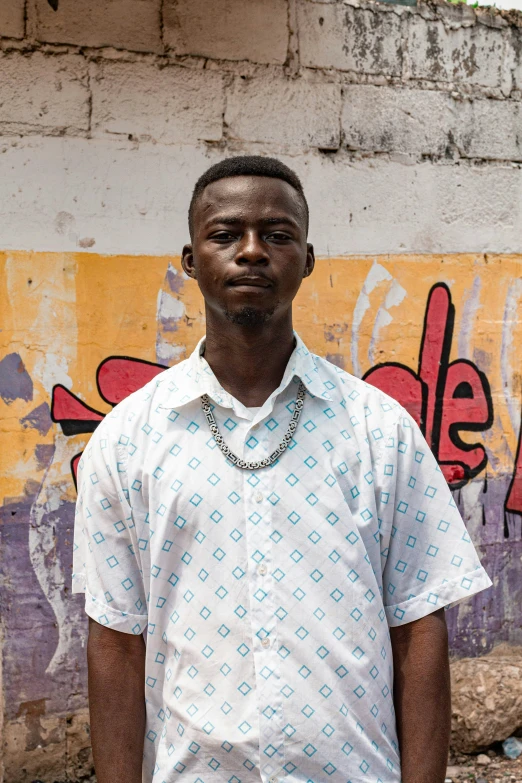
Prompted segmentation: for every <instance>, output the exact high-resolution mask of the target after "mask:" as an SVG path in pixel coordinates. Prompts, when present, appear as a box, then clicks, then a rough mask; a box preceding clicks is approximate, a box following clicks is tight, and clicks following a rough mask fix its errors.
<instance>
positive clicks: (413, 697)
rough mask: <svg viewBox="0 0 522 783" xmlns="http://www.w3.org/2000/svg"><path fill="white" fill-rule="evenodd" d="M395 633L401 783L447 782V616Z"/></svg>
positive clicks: (431, 617)
mask: <svg viewBox="0 0 522 783" xmlns="http://www.w3.org/2000/svg"><path fill="white" fill-rule="evenodd" d="M390 630H391V639H392V648H393V663H394V671H395V676H394V703H395V711H396V717H397V732H398V736H399V745H400V751H401V767H402V783H443V781H444V779H445V777H446V765H447V760H448V746H449V736H450V727H451V695H450V678H449V661H448V635H447V629H446V621H445V618H444V612H443V610H441V611H439V612H434V613H433V614H431V615H428V616H427V617H424V618H422V619H421V620H417V621H416V622H413V623H410V624H409V625H406V626H401V627H399V628H392V629H390Z"/></svg>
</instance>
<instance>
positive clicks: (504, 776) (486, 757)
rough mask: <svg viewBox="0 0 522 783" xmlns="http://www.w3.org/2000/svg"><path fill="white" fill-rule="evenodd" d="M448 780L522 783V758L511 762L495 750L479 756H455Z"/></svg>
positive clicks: (455, 782) (473, 782) (453, 781)
mask: <svg viewBox="0 0 522 783" xmlns="http://www.w3.org/2000/svg"><path fill="white" fill-rule="evenodd" d="M446 780H447V781H451V783H457V781H459V783H460V781H469V783H522V756H520V758H518V759H517V760H516V761H511V759H508V758H506V757H505V756H504V755H502V754H499V755H497V753H495V751H493V750H488V752H487V753H481V754H479V755H478V756H455V757H453V758H451V759H450V763H449V766H448V771H447V773H446Z"/></svg>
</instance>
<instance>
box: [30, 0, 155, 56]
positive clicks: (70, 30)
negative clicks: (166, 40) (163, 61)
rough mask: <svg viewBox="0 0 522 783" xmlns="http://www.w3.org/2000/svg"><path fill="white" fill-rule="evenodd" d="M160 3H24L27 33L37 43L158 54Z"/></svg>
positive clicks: (124, 0) (133, 0) (105, 0)
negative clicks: (103, 47) (108, 47)
mask: <svg viewBox="0 0 522 783" xmlns="http://www.w3.org/2000/svg"><path fill="white" fill-rule="evenodd" d="M160 9H161V2H160V0H90V2H89V3H87V4H85V3H78V2H76V0H59V4H58V10H57V11H54V10H53V9H52V7H51V3H49V2H47V0H28V11H29V14H28V20H29V25H30V27H29V30H30V33H31V34H32V35H33V36H34V37H35V38H36V40H37V41H43V42H46V43H64V44H76V45H77V46H93V47H101V46H114V47H116V48H117V49H130V50H131V51H137V52H161V51H162V50H163V44H162V41H161V14H160Z"/></svg>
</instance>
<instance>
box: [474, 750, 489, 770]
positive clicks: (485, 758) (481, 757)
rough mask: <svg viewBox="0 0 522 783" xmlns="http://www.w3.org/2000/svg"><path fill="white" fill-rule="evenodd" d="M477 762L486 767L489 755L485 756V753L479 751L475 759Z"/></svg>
mask: <svg viewBox="0 0 522 783" xmlns="http://www.w3.org/2000/svg"><path fill="white" fill-rule="evenodd" d="M476 762H477V764H479V765H480V766H481V767H486V766H487V765H488V764H489V763H490V760H489V756H486V754H485V753H479V755H478V756H477V759H476Z"/></svg>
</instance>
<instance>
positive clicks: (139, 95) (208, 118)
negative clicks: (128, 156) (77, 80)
mask: <svg viewBox="0 0 522 783" xmlns="http://www.w3.org/2000/svg"><path fill="white" fill-rule="evenodd" d="M91 75H92V79H91V84H92V123H93V131H94V133H95V134H96V135H98V134H107V133H113V134H122V135H123V136H124V137H125V139H126V138H127V137H128V136H132V137H133V138H136V139H138V140H144V141H147V140H154V141H156V142H161V143H163V144H176V143H178V144H179V143H187V141H189V142H190V143H191V144H192V145H193V144H194V143H197V142H198V141H200V140H205V141H219V140H220V139H221V134H222V125H223V111H224V105H225V104H224V90H223V77H222V75H221V74H219V73H216V72H212V73H207V72H206V71H202V70H196V69H189V68H180V67H178V66H175V65H170V66H167V67H162V68H158V67H157V66H156V65H153V64H148V63H125V62H105V63H100V64H96V65H92V66H91Z"/></svg>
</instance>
